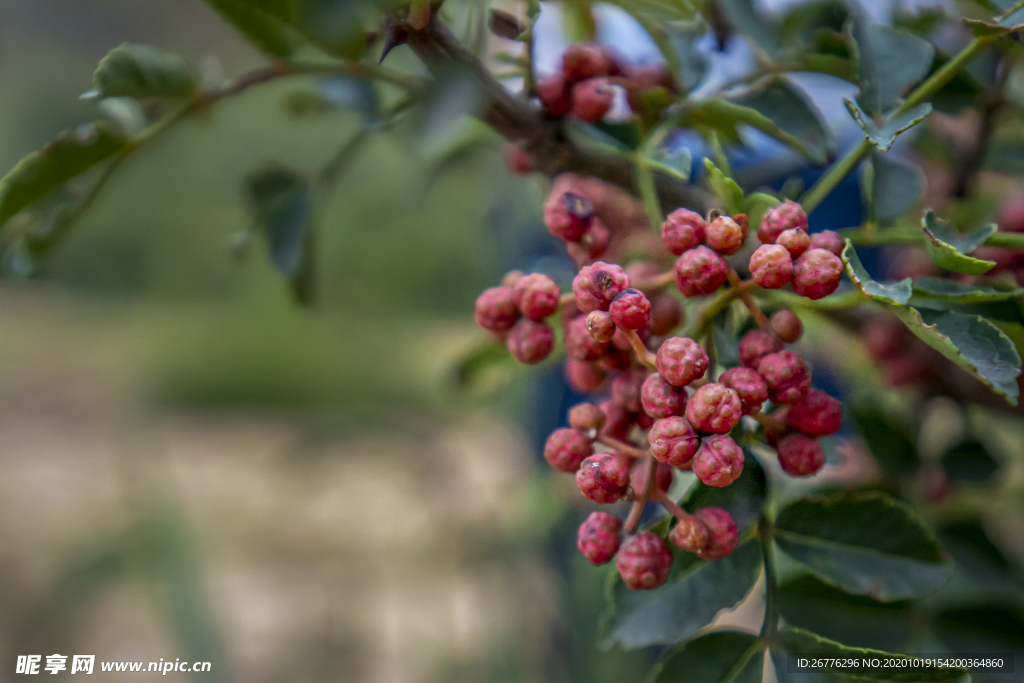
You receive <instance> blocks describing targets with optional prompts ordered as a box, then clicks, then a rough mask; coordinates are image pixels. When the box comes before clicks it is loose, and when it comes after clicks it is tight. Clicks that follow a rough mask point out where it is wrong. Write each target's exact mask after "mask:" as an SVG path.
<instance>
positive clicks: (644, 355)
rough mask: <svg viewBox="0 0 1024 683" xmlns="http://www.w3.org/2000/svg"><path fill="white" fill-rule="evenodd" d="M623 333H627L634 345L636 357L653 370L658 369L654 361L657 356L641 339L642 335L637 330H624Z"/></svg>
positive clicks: (631, 344)
mask: <svg viewBox="0 0 1024 683" xmlns="http://www.w3.org/2000/svg"><path fill="white" fill-rule="evenodd" d="M622 333H623V334H624V335H626V339H628V340H629V345H630V346H632V347H633V352H634V353H635V354H636V359H637V360H638V361H640V362H641V363H643V364H644V365H646V366H647V367H649V368H650V369H651V370H657V369H658V366H657V365H655V362H654V361H655V359H656V358H657V356H655V355H654V354H653V353H651V352H650V351H648V350H647V347H646V346H645V345H644V343H643V341H641V339H640V335H638V334H637V333H636V331H635V330H622Z"/></svg>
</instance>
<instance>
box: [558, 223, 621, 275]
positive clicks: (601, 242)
mask: <svg viewBox="0 0 1024 683" xmlns="http://www.w3.org/2000/svg"><path fill="white" fill-rule="evenodd" d="M610 239H611V234H610V233H609V232H608V228H606V227H604V223H602V222H601V219H600V218H598V217H597V216H594V217H593V218H592V219H591V221H590V227H589V228H587V231H586V232H585V233H584V234H583V237H582V238H580V241H579V242H568V243H566V245H565V249H566V251H567V252H568V253H569V256H571V257H572V258H573V260H575V261H576V262H577V264H579V265H582V264H586V263H589V262H590V261H593V260H594V259H596V258H600V256H601V255H602V254H604V252H605V251H606V250H607V249H608V241H609V240H610Z"/></svg>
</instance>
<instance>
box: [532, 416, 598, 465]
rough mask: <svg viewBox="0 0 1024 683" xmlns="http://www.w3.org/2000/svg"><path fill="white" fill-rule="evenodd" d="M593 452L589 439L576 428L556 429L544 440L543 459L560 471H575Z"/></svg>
mask: <svg viewBox="0 0 1024 683" xmlns="http://www.w3.org/2000/svg"><path fill="white" fill-rule="evenodd" d="M593 452H594V449H593V448H592V447H591V445H590V439H588V438H587V435H586V434H584V433H583V432H581V431H580V430H578V429H571V428H566V427H563V428H562V429H556V430H555V431H553V432H551V435H550V436H549V437H548V440H547V441H545V442H544V459H545V460H547V461H548V463H549V464H550V465H551V466H552V467H554V468H555V469H556V470H561V471H562V472H575V471H576V470H578V469H579V468H580V463H581V462H583V461H584V460H585V459H587V458H588V457H590V455H591V454H592V453H593Z"/></svg>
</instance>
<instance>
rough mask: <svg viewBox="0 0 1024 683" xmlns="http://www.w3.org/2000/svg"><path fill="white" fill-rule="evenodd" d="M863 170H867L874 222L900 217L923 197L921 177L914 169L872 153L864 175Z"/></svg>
mask: <svg viewBox="0 0 1024 683" xmlns="http://www.w3.org/2000/svg"><path fill="white" fill-rule="evenodd" d="M867 169H870V170H871V174H870V175H871V182H870V184H868V188H869V189H870V193H871V194H870V200H871V207H872V209H873V211H874V217H875V219H876V220H878V221H889V220H892V219H894V218H897V217H898V216H901V215H902V214H903V213H905V212H906V211H907V210H909V209H910V208H911V207H913V206H914V205H915V204H916V203H917V202H918V201H919V200H920V199H921V197H922V196H923V195H924V173H922V172H921V169H920V168H918V167H917V166H914V165H912V164H908V163H904V162H902V161H900V160H899V159H893V158H892V157H891V156H890V155H888V154H881V153H878V152H875V153H874V154H872V155H871V165H870V166H865V173H867Z"/></svg>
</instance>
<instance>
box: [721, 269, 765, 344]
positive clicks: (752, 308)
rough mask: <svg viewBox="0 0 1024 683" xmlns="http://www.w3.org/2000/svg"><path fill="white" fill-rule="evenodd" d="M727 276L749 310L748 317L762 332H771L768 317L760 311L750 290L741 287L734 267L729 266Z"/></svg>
mask: <svg viewBox="0 0 1024 683" xmlns="http://www.w3.org/2000/svg"><path fill="white" fill-rule="evenodd" d="M728 277H729V284H731V285H732V287H733V289H734V290H736V291H737V292H738V296H739V298H740V301H742V302H743V305H744V306H746V307H747V310H748V311H749V312H750V317H751V318H753V319H754V321H755V322H756V323H757V327H758V329H760V330H761V331H762V332H771V331H772V324H771V323H770V322H768V318H767V316H765V314H764V311H762V310H761V307H760V306H758V305H757V302H756V301H754V298H753V297H752V296H750V292H748V291H747V290H746V289H744V288H743V280H742V279H740V275H739V273H737V272H736V269H735V268H733V267H732V266H730V267H729V273H728ZM751 282H753V280H751Z"/></svg>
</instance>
